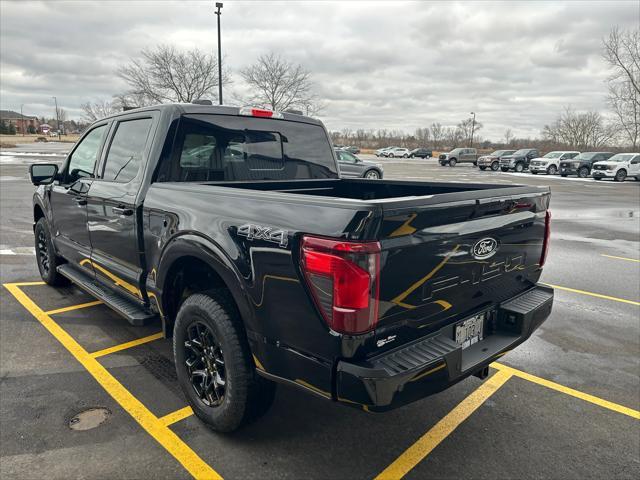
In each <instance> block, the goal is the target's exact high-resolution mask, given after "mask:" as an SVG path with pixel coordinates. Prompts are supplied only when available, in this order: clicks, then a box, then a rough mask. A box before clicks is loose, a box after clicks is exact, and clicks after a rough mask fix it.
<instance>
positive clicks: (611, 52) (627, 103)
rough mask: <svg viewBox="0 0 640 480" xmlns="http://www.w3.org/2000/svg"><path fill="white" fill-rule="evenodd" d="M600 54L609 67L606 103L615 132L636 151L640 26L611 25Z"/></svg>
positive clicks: (639, 126)
mask: <svg viewBox="0 0 640 480" xmlns="http://www.w3.org/2000/svg"><path fill="white" fill-rule="evenodd" d="M603 57H604V59H605V61H606V62H607V63H608V64H609V66H610V67H611V70H612V73H611V75H610V76H609V80H608V83H609V90H608V102H609V105H610V107H611V109H612V110H613V113H614V114H615V117H616V126H617V128H618V132H619V133H620V134H621V135H622V136H623V137H625V139H626V140H627V141H629V142H630V143H631V145H632V148H633V149H634V150H635V148H636V146H637V145H638V142H639V141H640V29H637V30H631V31H624V30H620V29H619V28H618V27H614V28H613V29H612V30H611V32H610V33H609V36H608V37H607V38H605V39H604V40H603Z"/></svg>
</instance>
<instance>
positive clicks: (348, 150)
mask: <svg viewBox="0 0 640 480" xmlns="http://www.w3.org/2000/svg"><path fill="white" fill-rule="evenodd" d="M342 149H343V150H346V151H347V152H351V153H353V154H354V155H357V154H358V153H360V149H359V148H358V147H355V146H353V145H352V146H350V147H342Z"/></svg>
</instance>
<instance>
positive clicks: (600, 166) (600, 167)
mask: <svg viewBox="0 0 640 480" xmlns="http://www.w3.org/2000/svg"><path fill="white" fill-rule="evenodd" d="M593 169H594V170H606V167H605V166H604V165H594V166H593Z"/></svg>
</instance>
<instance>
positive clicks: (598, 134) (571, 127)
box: [542, 107, 615, 150]
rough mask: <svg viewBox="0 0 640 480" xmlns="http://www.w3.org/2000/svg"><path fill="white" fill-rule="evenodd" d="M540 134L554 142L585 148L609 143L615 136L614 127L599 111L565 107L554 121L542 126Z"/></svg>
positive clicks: (580, 148)
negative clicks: (581, 111) (582, 111)
mask: <svg viewBox="0 0 640 480" xmlns="http://www.w3.org/2000/svg"><path fill="white" fill-rule="evenodd" d="M542 136H543V137H544V138H545V139H546V140H548V141H551V142H552V143H554V144H558V145H567V146H569V147H573V148H576V149H579V150H585V149H588V148H598V147H602V146H603V145H606V144H607V143H609V142H610V141H611V140H612V139H613V137H614V136H615V128H614V127H613V126H612V125H609V124H607V123H606V122H605V120H604V118H603V117H602V115H601V114H600V113H599V112H585V113H576V112H575V111H574V110H573V109H572V108H571V107H565V109H564V111H563V112H562V113H561V114H560V116H559V117H558V118H557V119H556V121H555V122H554V123H552V124H551V125H545V126H544V129H543V131H542Z"/></svg>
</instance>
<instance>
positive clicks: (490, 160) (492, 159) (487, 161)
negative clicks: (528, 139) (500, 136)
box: [477, 150, 515, 172]
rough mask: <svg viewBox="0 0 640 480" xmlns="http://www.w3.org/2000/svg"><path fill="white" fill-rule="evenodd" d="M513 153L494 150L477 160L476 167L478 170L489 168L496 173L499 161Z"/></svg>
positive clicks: (511, 151) (512, 151)
mask: <svg viewBox="0 0 640 480" xmlns="http://www.w3.org/2000/svg"><path fill="white" fill-rule="evenodd" d="M514 152H515V150H496V151H495V152H493V153H490V154H489V155H483V156H482V157H479V158H478V162H477V164H478V167H479V168H480V170H486V169H487V168H491V170H493V171H494V172H497V171H498V170H499V169H500V159H501V158H502V157H504V156H507V155H511V154H513V153H514Z"/></svg>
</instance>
